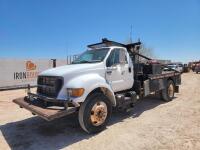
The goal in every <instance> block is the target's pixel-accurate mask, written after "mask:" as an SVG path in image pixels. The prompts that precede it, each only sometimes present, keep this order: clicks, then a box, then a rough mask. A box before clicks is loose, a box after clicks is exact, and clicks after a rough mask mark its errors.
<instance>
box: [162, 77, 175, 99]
mask: <svg viewBox="0 0 200 150" xmlns="http://www.w3.org/2000/svg"><path fill="white" fill-rule="evenodd" d="M174 89H175V86H174V82H173V81H172V80H168V81H167V87H166V89H164V90H162V91H161V96H162V99H163V100H164V101H165V102H169V101H171V100H172V99H173V98H174ZM170 92H171V93H170Z"/></svg>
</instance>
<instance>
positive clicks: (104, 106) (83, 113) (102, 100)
mask: <svg viewBox="0 0 200 150" xmlns="http://www.w3.org/2000/svg"><path fill="white" fill-rule="evenodd" d="M106 111H107V113H105V112H106ZM111 113H112V105H111V103H110V101H109V99H108V98H107V97H106V96H105V95H103V93H93V94H91V95H90V96H88V97H87V98H86V100H85V102H84V103H82V104H81V107H80V109H79V115H78V117H79V124H80V126H81V128H82V129H83V130H85V131H86V132H88V133H97V132H100V131H102V130H103V129H105V127H106V125H107V123H108V121H109V119H110V116H111ZM106 114H107V115H106ZM96 116H98V117H96ZM96 118H98V119H99V118H100V120H101V121H99V120H98V121H96Z"/></svg>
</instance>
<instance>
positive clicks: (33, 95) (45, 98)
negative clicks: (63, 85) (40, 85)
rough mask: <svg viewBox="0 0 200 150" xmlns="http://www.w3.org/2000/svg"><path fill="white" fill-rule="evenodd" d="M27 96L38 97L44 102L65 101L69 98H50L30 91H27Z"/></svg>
mask: <svg viewBox="0 0 200 150" xmlns="http://www.w3.org/2000/svg"><path fill="white" fill-rule="evenodd" d="M27 95H28V97H29V98H30V99H40V100H43V101H46V102H53V103H66V102H67V101H70V99H69V98H68V99H57V98H51V97H47V96H44V95H41V94H35V93H31V92H28V93H27Z"/></svg>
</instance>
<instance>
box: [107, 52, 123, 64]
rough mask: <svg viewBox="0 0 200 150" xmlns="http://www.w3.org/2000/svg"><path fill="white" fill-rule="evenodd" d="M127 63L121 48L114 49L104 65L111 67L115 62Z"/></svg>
mask: <svg viewBox="0 0 200 150" xmlns="http://www.w3.org/2000/svg"><path fill="white" fill-rule="evenodd" d="M124 63H127V57H126V52H125V50H123V49H114V50H113V51H112V52H111V53H110V56H109V57H108V59H107V61H106V66H107V67H111V66H113V65H117V64H124Z"/></svg>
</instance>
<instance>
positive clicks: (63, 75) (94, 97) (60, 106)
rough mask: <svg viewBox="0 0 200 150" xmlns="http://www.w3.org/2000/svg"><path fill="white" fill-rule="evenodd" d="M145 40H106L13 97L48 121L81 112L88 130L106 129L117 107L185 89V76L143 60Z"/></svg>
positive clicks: (166, 98) (167, 98)
mask: <svg viewBox="0 0 200 150" xmlns="http://www.w3.org/2000/svg"><path fill="white" fill-rule="evenodd" d="M140 45H141V42H137V43H131V44H127V45H125V44H121V43H118V42H114V41H110V40H107V39H102V42H100V43H96V44H92V45H88V48H89V49H88V50H87V51H86V52H84V53H83V54H81V55H80V56H79V58H77V59H76V60H75V61H73V63H72V64H70V65H66V66H61V67H57V68H52V69H49V70H46V71H44V72H42V73H41V74H40V75H39V76H38V83H37V92H36V93H32V92H31V91H30V87H28V92H27V96H26V97H23V98H17V99H15V100H13V102H15V103H16V104H18V105H19V106H20V107H22V108H25V109H27V110H29V111H31V112H32V113H33V114H36V115H38V116H40V117H42V118H44V119H46V120H47V121H51V120H53V119H56V118H59V117H63V116H66V115H68V114H71V113H75V112H78V117H79V123H80V126H81V127H82V128H83V130H85V131H86V132H88V133H95V132H99V131H101V130H103V129H104V128H105V127H106V125H107V123H108V121H109V118H110V116H111V113H112V109H113V107H116V108H117V109H118V110H121V111H129V110H131V109H133V107H134V106H135V105H136V103H137V102H138V101H139V100H141V99H142V98H143V97H145V96H147V95H149V94H151V93H158V92H159V93H160V94H161V96H162V99H163V100H164V101H170V100H172V99H173V97H174V93H175V92H178V91H179V85H180V84H181V75H180V73H179V72H177V71H175V70H171V71H163V68H164V67H163V66H162V65H161V64H158V63H151V61H147V62H146V63H140V62H139V57H143V58H145V59H148V60H150V59H149V58H147V57H145V56H143V55H141V54H139V53H138V52H139V49H140Z"/></svg>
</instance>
